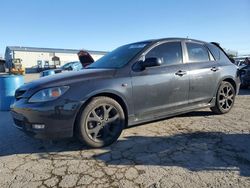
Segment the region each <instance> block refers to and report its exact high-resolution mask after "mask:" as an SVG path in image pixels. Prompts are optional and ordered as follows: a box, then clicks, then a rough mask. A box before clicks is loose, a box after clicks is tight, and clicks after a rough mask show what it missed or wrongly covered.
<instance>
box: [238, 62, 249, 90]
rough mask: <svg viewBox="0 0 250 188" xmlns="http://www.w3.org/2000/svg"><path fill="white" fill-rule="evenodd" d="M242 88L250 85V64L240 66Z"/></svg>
mask: <svg viewBox="0 0 250 188" xmlns="http://www.w3.org/2000/svg"><path fill="white" fill-rule="evenodd" d="M240 81H241V85H240V86H241V88H242V89H247V88H248V87H249V86H250V65H244V66H241V67H240Z"/></svg>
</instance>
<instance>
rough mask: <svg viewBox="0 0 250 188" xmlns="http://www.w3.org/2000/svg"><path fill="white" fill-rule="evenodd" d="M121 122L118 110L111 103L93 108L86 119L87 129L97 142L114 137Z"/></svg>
mask: <svg viewBox="0 0 250 188" xmlns="http://www.w3.org/2000/svg"><path fill="white" fill-rule="evenodd" d="M119 123H120V115H119V113H118V110H117V109H116V108H115V107H114V106H113V105H110V104H102V105H99V106H97V107H95V108H93V109H92V110H91V111H90V113H89V114H88V116H87V119H86V124H87V125H86V131H87V134H88V136H89V138H90V139H91V140H93V141H95V142H102V141H105V140H108V139H112V138H113V137H114V136H115V135H116V133H117V131H119V129H118V126H119Z"/></svg>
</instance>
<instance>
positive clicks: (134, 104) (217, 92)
mask: <svg viewBox="0 0 250 188" xmlns="http://www.w3.org/2000/svg"><path fill="white" fill-rule="evenodd" d="M239 83H240V81H239V73H238V69H237V66H236V65H234V64H233V63H231V62H230V60H229V58H228V56H227V55H226V54H225V52H224V51H223V50H222V49H221V48H220V46H219V45H218V44H216V43H206V42H202V41H198V40H191V39H182V38H166V39H158V40H148V41H143V42H136V43H132V44H127V45H124V46H121V47H119V48H117V49H115V50H114V51H112V52H110V53H108V54H107V55H105V56H104V57H102V58H101V59H99V60H98V61H96V62H94V63H93V64H91V65H89V66H88V67H87V69H84V70H81V71H78V72H66V73H62V74H57V75H52V76H49V77H44V78H41V79H39V80H36V81H33V82H30V83H28V84H25V85H23V86H22V87H20V88H19V89H18V90H17V91H16V94H15V97H16V101H15V103H14V104H13V106H12V107H11V111H12V116H13V119H14V123H15V126H16V127H17V128H19V129H21V130H23V131H25V132H27V133H29V134H31V135H33V136H35V137H37V138H49V139H54V138H62V137H72V136H78V138H79V139H80V140H81V141H82V142H84V143H85V144H87V145H88V146H91V147H103V146H107V145H110V144H112V143H113V142H115V141H116V140H117V139H118V137H119V136H120V134H121V132H122V130H123V129H124V128H125V127H128V126H132V125H135V124H141V123H145V122H149V121H154V120H158V119H162V118H166V117H169V116H175V115H177V114H182V113H187V112H190V111H194V110H197V109H201V108H207V107H208V108H210V109H211V110H212V111H213V112H214V113H216V114H224V113H227V112H229V111H230V110H231V109H232V107H233V105H234V101H235V95H236V94H237V92H238V89H239Z"/></svg>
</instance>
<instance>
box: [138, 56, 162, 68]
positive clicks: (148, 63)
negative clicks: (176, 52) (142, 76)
mask: <svg viewBox="0 0 250 188" xmlns="http://www.w3.org/2000/svg"><path fill="white" fill-rule="evenodd" d="M161 64H162V60H161V59H160V58H156V57H149V58H146V59H145V61H143V62H142V67H143V68H146V67H156V66H160V65H161Z"/></svg>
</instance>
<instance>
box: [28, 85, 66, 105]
mask: <svg viewBox="0 0 250 188" xmlns="http://www.w3.org/2000/svg"><path fill="white" fill-rule="evenodd" d="M68 89H69V86H61V87H53V88H47V89H43V90H40V91H38V92H36V93H35V94H34V95H32V96H31V98H30V99H29V102H46V101H52V100H55V99H56V98H58V97H60V96H62V95H63V94H64V93H65V92H66V91H67V90H68Z"/></svg>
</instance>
